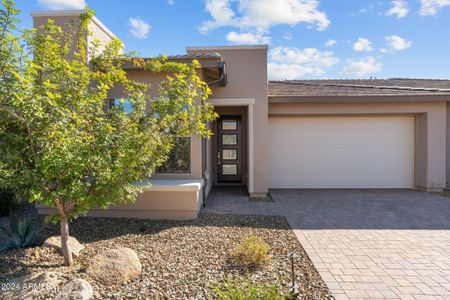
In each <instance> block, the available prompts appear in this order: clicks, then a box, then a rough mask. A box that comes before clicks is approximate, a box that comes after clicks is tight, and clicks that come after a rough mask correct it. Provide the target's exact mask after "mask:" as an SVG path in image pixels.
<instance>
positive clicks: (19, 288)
mask: <svg viewBox="0 0 450 300" xmlns="http://www.w3.org/2000/svg"><path fill="white" fill-rule="evenodd" d="M61 276H62V274H60V273H56V272H40V273H33V274H28V275H24V276H21V277H16V278H12V279H11V280H9V281H8V282H6V283H5V284H4V289H3V287H2V290H0V299H2V300H13V299H14V300H16V299H21V300H22V299H24V300H31V299H37V298H38V297H43V296H44V295H47V293H48V292H49V291H51V290H54V289H56V287H57V286H58V284H59V283H60V282H61V279H60V278H61Z"/></svg>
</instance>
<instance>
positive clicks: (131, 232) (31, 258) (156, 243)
mask: <svg viewBox="0 0 450 300" xmlns="http://www.w3.org/2000/svg"><path fill="white" fill-rule="evenodd" d="M40 222H42V218H40ZM56 234H58V226H57V225H46V226H45V227H44V230H43V231H42V239H43V240H44V239H45V238H47V237H48V236H51V235H56ZM71 235H72V236H74V237H76V238H77V239H78V240H79V241H80V242H81V243H82V244H83V245H84V246H85V249H84V250H82V252H81V255H80V257H78V258H76V260H75V265H74V266H72V267H62V264H63V257H62V256H61V255H60V254H59V252H57V250H56V249H53V248H48V247H42V246H39V247H33V248H28V249H24V250H23V249H21V250H11V251H8V252H4V253H1V254H0V283H2V282H6V281H8V280H10V279H11V278H13V277H16V276H21V275H24V274H27V273H31V272H42V271H45V272H58V273H63V274H64V276H62V277H61V278H60V279H61V284H60V285H59V287H61V286H62V285H63V284H64V283H66V282H68V281H69V280H71V279H74V278H82V279H85V280H87V281H88V282H89V283H90V284H91V285H92V288H93V290H94V298H96V299H206V298H212V297H213V295H212V294H211V292H210V290H209V289H208V287H209V286H210V285H211V283H215V282H218V281H222V280H223V279H224V277H225V276H226V275H239V274H240V275H245V271H244V269H243V268H242V267H241V266H239V265H237V264H236V263H233V262H231V260H230V259H229V254H230V251H231V250H232V249H234V248H235V247H236V245H238V244H239V243H240V242H241V241H242V239H243V238H244V237H246V236H248V235H255V236H258V237H260V238H262V239H263V240H265V241H266V242H267V243H268V244H269V245H270V246H271V252H270V255H271V260H270V262H269V264H268V265H267V266H265V267H263V268H260V269H255V270H252V271H251V272H250V275H251V278H252V280H253V281H254V282H259V283H274V282H279V283H280V285H281V286H282V289H283V291H287V289H288V287H289V284H290V281H289V280H290V262H289V259H288V255H289V253H291V252H293V253H295V255H296V259H295V269H296V276H297V284H298V285H299V288H300V291H301V299H332V296H331V295H330V292H329V290H328V288H327V287H326V285H325V283H324V282H323V280H322V279H321V278H320V275H319V274H318V272H317V271H316V269H315V268H314V266H313V265H312V263H311V261H310V260H309V258H308V256H307V255H306V253H305V251H304V250H303V248H302V247H301V245H300V244H299V243H298V241H297V239H296V237H295V235H294V233H293V231H292V230H291V228H290V227H289V225H288V223H287V221H286V220H285V219H284V218H283V217H264V216H236V215H212V214H208V215H201V216H200V217H199V218H198V219H197V220H193V221H155V220H137V219H118V218H79V219H77V220H75V221H74V222H72V223H71ZM117 247H128V248H131V249H133V250H134V251H135V252H136V253H137V254H138V257H139V260H140V262H141V264H142V274H141V276H140V277H139V278H138V279H137V280H133V281H132V282H129V283H126V284H116V285H111V286H105V285H102V284H100V283H98V282H96V281H95V280H94V279H93V278H91V277H90V276H89V275H88V272H86V270H87V268H88V266H89V263H90V261H91V260H92V257H94V256H95V255H96V254H97V253H99V252H100V251H102V250H107V249H111V248H117ZM54 295H56V291H55V290H53V291H49V292H48V294H47V295H44V296H43V297H42V299H44V298H52V297H54ZM0 298H1V297H0Z"/></svg>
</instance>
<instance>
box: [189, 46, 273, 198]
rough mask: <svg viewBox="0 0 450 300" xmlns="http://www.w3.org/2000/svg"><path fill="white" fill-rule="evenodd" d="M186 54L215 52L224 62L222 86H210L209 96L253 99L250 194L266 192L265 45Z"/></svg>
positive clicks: (193, 49) (266, 105)
mask: <svg viewBox="0 0 450 300" xmlns="http://www.w3.org/2000/svg"><path fill="white" fill-rule="evenodd" d="M187 53H188V54H190V53H219V54H220V55H221V56H222V60H223V61H225V62H226V68H227V73H228V83H227V86H226V87H213V88H212V92H213V93H212V95H211V96H210V98H212V99H213V98H214V99H215V98H220V99H222V98H254V99H255V104H254V122H253V133H254V134H253V139H254V143H253V145H254V150H255V151H254V154H253V160H254V168H253V174H254V178H253V190H252V191H250V190H249V192H250V194H254V195H264V194H267V132H268V119H267V112H268V102H267V47H264V46H262V47H253V48H252V47H247V48H246V47H242V48H239V47H218V48H187Z"/></svg>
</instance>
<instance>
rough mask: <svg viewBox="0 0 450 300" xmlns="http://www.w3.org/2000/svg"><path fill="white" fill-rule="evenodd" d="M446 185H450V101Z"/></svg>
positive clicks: (448, 108) (448, 106) (447, 129)
mask: <svg viewBox="0 0 450 300" xmlns="http://www.w3.org/2000/svg"><path fill="white" fill-rule="evenodd" d="M446 111H447V126H446V131H447V163H446V167H447V187H450V102H447V110H446Z"/></svg>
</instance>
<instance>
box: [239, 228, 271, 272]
mask: <svg viewBox="0 0 450 300" xmlns="http://www.w3.org/2000/svg"><path fill="white" fill-rule="evenodd" d="M269 252H270V246H269V244H267V243H266V242H265V241H264V240H263V239H261V238H259V237H256V236H254V235H250V236H247V237H246V238H245V239H244V240H243V241H242V242H241V243H240V244H239V245H238V246H237V247H236V248H235V249H234V250H233V251H232V252H231V253H230V257H231V259H232V260H233V261H234V262H237V263H240V264H243V265H245V266H246V267H260V266H262V265H265V264H267V263H268V262H269V261H270V255H269Z"/></svg>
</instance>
